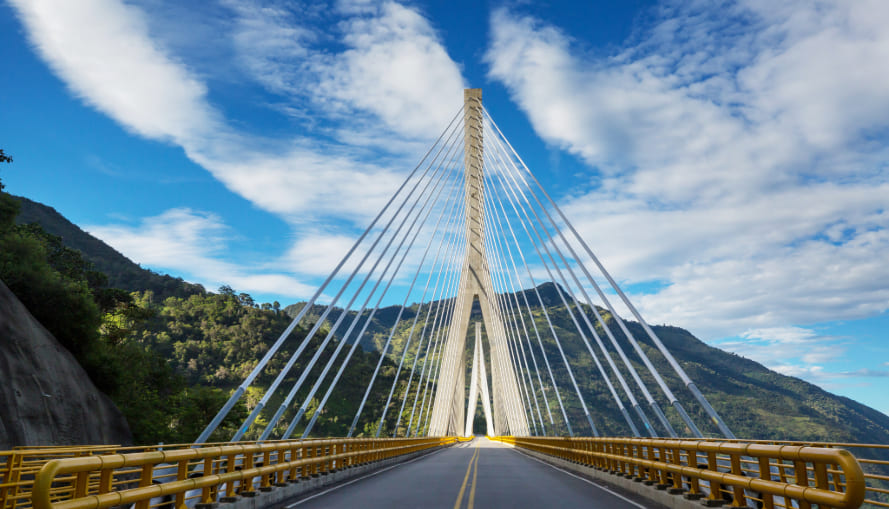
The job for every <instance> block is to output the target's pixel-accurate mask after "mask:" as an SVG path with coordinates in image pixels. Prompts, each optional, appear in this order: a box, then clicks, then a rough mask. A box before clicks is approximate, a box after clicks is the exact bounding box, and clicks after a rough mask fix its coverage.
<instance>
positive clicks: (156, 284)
mask: <svg viewBox="0 0 889 509" xmlns="http://www.w3.org/2000/svg"><path fill="white" fill-rule="evenodd" d="M14 198H15V199H16V200H18V201H19V203H20V204H21V210H20V211H19V215H18V216H17V217H16V223H18V224H28V223H37V224H39V225H40V226H41V227H43V229H44V230H46V231H47V232H48V233H51V234H53V235H56V236H58V237H61V238H62V241H63V243H64V244H65V245H66V246H67V247H70V248H72V249H76V250H78V251H80V252H81V253H83V256H84V258H86V259H87V260H88V261H90V262H91V263H92V264H93V266H95V269H96V270H98V271H99V272H102V273H104V274H105V275H106V276H108V286H110V287H112V288H120V289H122V290H127V291H131V292H132V291H143V290H151V291H153V292H154V293H155V295H157V296H159V297H161V298H165V297H187V296H188V295H192V294H195V293H201V292H203V291H204V288H203V287H202V286H201V285H196V284H193V283H188V282H186V281H183V280H182V278H174V277H172V276H169V275H166V274H158V273H156V272H153V271H151V270H148V269H144V268H142V267H140V266H139V265H138V264H137V263H135V262H133V261H132V260H130V259H129V258H127V257H126V256H124V255H122V254H120V253H119V252H118V251H117V250H115V249H114V248H113V247H111V246H109V245H108V244H106V243H105V242H102V241H101V240H99V239H97V238H96V237H93V236H92V235H90V234H89V233H87V232H85V231H83V230H81V229H80V227H78V226H77V225H75V224H74V223H72V222H71V221H68V219H66V218H65V217H64V216H63V215H61V214H60V213H59V212H57V211H56V209H54V208H52V207H49V206H47V205H44V204H42V203H39V202H35V201H33V200H29V199H28V198H24V197H22V196H14Z"/></svg>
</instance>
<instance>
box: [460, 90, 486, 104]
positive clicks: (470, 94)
mask: <svg viewBox="0 0 889 509" xmlns="http://www.w3.org/2000/svg"><path fill="white" fill-rule="evenodd" d="M472 99H478V101H479V102H481V100H482V89H480V88H464V89H463V101H464V102H468V101H470V100H472Z"/></svg>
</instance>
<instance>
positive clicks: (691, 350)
mask: <svg viewBox="0 0 889 509" xmlns="http://www.w3.org/2000/svg"><path fill="white" fill-rule="evenodd" d="M20 201H21V203H22V213H21V215H20V217H19V219H18V221H19V222H21V223H27V222H32V221H36V222H38V223H40V224H41V225H42V226H43V227H44V228H45V229H46V230H47V231H49V232H50V233H53V234H55V235H59V236H61V237H62V238H63V240H64V242H65V243H66V245H68V246H69V247H73V248H76V249H79V250H81V251H82V252H83V253H84V255H85V256H86V257H87V258H88V259H89V260H90V261H92V262H93V263H94V264H95V265H96V267H97V268H98V269H99V270H101V271H102V272H105V273H106V274H107V275H108V276H109V280H110V281H111V285H112V286H115V285H117V286H119V287H122V288H124V289H127V290H146V289H151V290H153V291H154V292H155V299H154V301H155V302H156V303H160V302H163V298H164V297H166V296H177V297H179V298H180V299H188V297H189V296H190V295H196V294H200V293H201V290H202V289H201V288H200V287H199V286H197V285H190V284H188V283H185V282H182V280H181V279H176V278H172V277H170V276H162V275H158V274H155V273H152V272H150V271H146V270H144V269H142V268H140V267H139V266H138V265H136V264H135V263H133V262H132V261H130V260H128V259H127V258H126V257H124V256H123V255H121V254H120V253H118V252H116V251H114V249H112V248H111V247H110V246H108V245H107V244H105V243H103V242H102V241H100V240H98V239H96V238H95V237H92V236H91V235H89V234H88V233H86V232H83V231H82V230H80V229H79V228H78V227H76V226H75V225H73V224H71V223H70V222H68V221H67V220H66V219H65V218H64V217H62V216H61V215H60V214H58V213H57V212H56V211H55V210H53V209H51V208H50V207H47V206H45V205H42V204H39V203H36V202H32V201H30V200H27V199H24V198H21V199H20ZM538 291H539V292H540V294H541V298H542V299H543V302H544V304H545V305H546V310H547V313H548V314H549V317H550V319H551V321H552V323H553V327H554V329H555V330H556V332H557V334H558V336H559V338H560V340H561V342H562V347H563V348H564V350H565V353H566V355H567V357H568V358H569V359H571V367H572V370H573V372H574V375H575V377H576V378H577V380H578V384H579V386H580V388H581V392H582V394H583V397H584V400H585V402H586V403H587V405H588V406H589V408H590V411H591V414H592V416H593V419H594V422H595V423H596V426H597V427H598V428H599V431H600V432H601V433H602V434H603V435H626V434H628V433H629V427H628V426H627V424H626V423H625V421H624V420H623V417H622V415H621V413H620V412H619V410H618V409H617V407H616V405H615V404H614V402H613V400H612V398H611V395H610V393H609V391H608V389H607V387H606V384H605V382H604V381H603V379H602V376H601V375H600V374H599V372H598V370H597V369H596V367H595V365H594V363H593V361H592V358H591V357H590V355H589V353H588V351H587V349H586V347H585V346H584V344H583V342H582V340H581V338H580V337H579V336H578V334H577V332H576V331H575V330H574V326H573V322H572V321H571V318H570V316H569V315H568V312H567V310H566V309H565V306H564V305H563V304H562V302H561V300H560V299H559V298H558V295H557V293H556V287H555V285H553V284H552V283H546V284H543V285H541V286H540V287H539V288H538ZM525 296H526V297H528V300H529V301H530V302H531V304H532V307H531V312H532V314H533V316H534V321H535V324H536V326H537V329H538V330H540V331H541V339H542V341H543V343H544V348H545V350H546V353H547V357H548V358H549V360H550V362H551V363H552V365H553V372H554V376H555V379H556V383H557V385H558V387H559V390H560V392H561V394H562V396H563V398H564V399H565V405H566V413H567V414H568V416H569V421H570V423H571V424H572V426H573V427H574V428H575V429H576V431H577V432H579V433H582V434H587V433H589V432H590V429H589V427H588V425H586V419H585V417H584V415H583V411H582V408H581V405H580V401H579V400H578V398H577V396H576V394H575V393H574V391H573V389H572V387H571V384H570V380H569V377H568V373H567V371H566V369H565V368H564V365H563V364H562V362H561V360H560V356H559V353H558V348H557V346H556V344H555V341H554V339H553V338H552V335H551V334H550V333H549V328H548V324H547V322H546V320H545V317H544V314H543V310H542V309H541V307H540V305H539V301H538V300H537V297H536V293H535V292H534V291H533V290H526V291H525ZM519 300H520V301H523V299H522V298H521V296H520V298H519ZM181 302H182V303H183V304H184V301H181ZM443 303H445V304H446V303H447V301H444V302H443ZM302 305H303V304H294V305H291V306H288V307H287V308H285V311H286V313H287V314H288V315H290V316H294V315H295V314H296V312H298V311H299V309H300V308H301V307H302ZM437 306H438V303H432V304H431V305H430V304H427V305H424V306H423V309H422V311H420V313H421V322H420V323H422V319H423V318H424V316H425V315H427V314H428V313H429V310H430V309H433V310H434V309H435V308H436V307H437ZM323 310H324V307H322V306H314V307H313V309H312V310H311V312H310V313H309V316H308V318H307V320H306V321H305V322H304V325H305V324H306V323H312V322H314V321H315V320H316V319H317V317H318V316H319V315H320V314H321V312H323ZM417 312H418V306H417V305H416V304H414V305H412V306H411V307H410V308H408V309H406V310H405V312H404V314H403V315H402V318H401V321H400V322H399V323H398V324H397V327H396V332H395V334H394V336H393V340H392V347H391V348H390V351H389V354H388V355H389V357H390V360H392V361H394V362H395V363H397V362H398V357H399V356H400V354H401V351H402V349H403V348H404V344H405V342H406V340H407V337H408V335H409V330H410V325H411V322H412V321H413V318H414V316H415V315H416V313H417ZM340 313H342V310H341V309H335V310H334V311H333V312H332V313H331V315H330V316H328V317H327V319H326V322H327V323H328V324H331V323H333V322H334V321H335V320H336V318H337V317H338V316H339V314H340ZM523 313H524V310H523ZM587 313H588V315H589V316H590V318H591V320H592V318H593V317H592V314H591V313H589V309H588V308H587ZM600 313H601V314H602V315H603V317H605V319H606V322H607V323H608V324H609V328H610V329H611V330H612V333H613V334H614V336H615V337H616V339H617V340H618V342H619V343H621V344H622V347H623V349H624V351H625V352H627V355H628V357H629V358H630V360H631V363H632V364H633V366H634V367H635V368H636V370H637V371H638V372H639V375H640V377H641V379H642V380H643V381H644V382H645V384H646V385H647V387H648V388H649V389H650V391H651V393H652V395H653V397H654V398H655V400H656V401H658V403H659V405H660V406H661V408H663V410H664V412H665V413H666V415H667V417H668V419H669V420H670V422H671V423H672V425H673V426H674V427H675V428H676V429H677V431H679V433H680V434H687V433H688V431H687V430H685V429H684V427H683V424H682V422H681V420H680V419H679V415H678V413H677V412H676V410H675V409H673V408H672V407H671V406H670V405H669V403H668V402H667V401H666V399H665V398H664V396H663V393H662V392H661V391H660V390H659V389H658V387H657V384H656V383H655V381H654V379H653V377H652V376H651V374H650V373H648V371H647V370H646V369H645V367H644V365H643V364H642V362H641V361H640V359H639V358H638V356H637V355H636V353H635V352H634V351H633V348H632V347H631V346H630V345H629V344H628V342H627V340H626V338H625V337H624V335H623V333H622V332H621V331H620V329H619V328H618V327H616V326H614V323H613V320H612V317H611V316H610V314H609V313H608V312H607V311H605V310H601V309H600ZM397 314H398V308H397V307H388V308H383V309H380V310H379V311H378V312H377V313H376V315H375V317H374V321H373V323H372V324H371V325H370V326H369V327H368V332H367V334H366V335H365V337H363V338H361V346H362V348H363V350H365V351H367V352H374V351H376V352H379V351H380V350H381V349H382V346H383V344H384V343H385V341H386V339H387V338H388V336H389V333H390V330H391V328H392V326H393V325H394V320H395V318H396V316H397ZM352 317H354V312H350V313H349V317H348V319H347V320H346V321H345V324H346V325H345V326H344V327H343V329H341V330H344V329H345V328H346V327H347V326H348V323H349V321H350V320H351V318H352ZM189 319H191V318H189V317H188V316H186V315H183V318H182V320H178V319H177V320H176V321H175V323H176V327H177V329H176V331H175V334H168V335H167V336H169V337H178V338H179V340H178V342H175V341H174V342H173V343H170V344H167V345H166V346H164V347H163V350H164V351H165V352H166V354H167V355H170V352H171V350H168V349H177V348H178V349H179V350H183V349H186V350H187V348H189V347H188V342H189V341H197V340H198V337H199V336H197V332H195V333H194V337H191V336H189V334H188V333H182V331H181V330H179V329H178V328H181V327H182V326H184V325H187V321H188V320H189ZM195 319H197V318H195ZM480 319H481V316H480V312H479V309H478V306H477V305H476V306H475V308H474V311H473V316H472V320H473V321H476V320H480ZM276 320H277V318H276ZM171 323H173V322H171ZM202 325H207V324H199V323H195V324H193V326H194V328H195V330H196V329H198V328H199V327H201V326H202ZM210 325H212V323H210ZM526 325H527V326H528V330H529V331H531V330H533V329H532V328H531V327H530V322H527V323H526ZM627 326H628V328H629V329H630V331H631V332H632V334H633V335H634V337H636V338H637V339H638V340H639V341H640V343H641V347H642V349H643V350H644V351H645V352H646V354H647V355H649V357H650V358H651V360H652V362H653V364H654V365H655V366H656V367H657V369H658V370H659V371H660V373H661V374H662V375H663V377H664V379H665V380H666V383H667V385H668V386H669V388H670V389H671V390H672V391H673V392H674V393H675V395H676V396H677V398H678V399H679V401H681V402H682V405H683V406H684V408H685V409H686V411H687V412H688V413H689V414H690V415H691V416H692V417H693V419H694V420H695V422H696V423H697V424H698V426H700V427H701V428H702V431H703V432H704V433H705V434H707V435H712V436H716V435H718V432H717V430H716V428H715V426H713V425H712V424H710V423H709V420H708V418H707V416H706V414H705V413H704V412H703V410H702V409H701V408H700V406H699V405H698V404H697V403H696V402H695V401H694V398H693V396H692V394H691V392H690V391H689V390H688V389H687V388H685V387H684V386H683V384H682V383H681V381H680V380H679V378H678V377H677V376H676V375H675V374H674V373H673V372H672V370H671V369H670V367H669V365H668V363H667V361H666V359H665V358H664V357H663V356H662V355H661V354H660V353H659V352H658V351H657V350H656V349H655V347H654V346H653V344H652V343H651V341H650V340H649V339H648V337H647V336H646V335H645V333H644V331H643V330H642V328H641V327H640V326H639V325H638V324H637V323H635V322H630V321H628V322H627ZM153 327H154V329H153V330H152V331H151V334H161V337H167V336H163V335H162V333H163V330H162V329H163V328H164V327H167V325H163V324H158V323H154V325H153ZM470 329H471V328H470ZM596 329H597V332H598V333H599V334H600V336H601V337H602V339H603V341H604V342H605V343H606V344H607V349H608V351H609V352H611V353H612V355H614V359H615V362H616V363H618V364H619V365H620V364H621V363H620V360H619V358H618V357H617V356H616V354H615V353H614V348H613V347H612V346H611V345H610V343H609V341H608V339H607V338H606V336H605V334H604V330H603V329H602V328H601V326H600V325H598V324H597V325H596ZM653 329H654V330H655V331H656V332H657V334H658V336H659V337H660V338H661V340H662V341H663V342H664V343H665V344H666V345H667V347H668V348H669V350H670V351H671V352H672V353H673V355H674V356H675V357H676V358H677V360H678V361H679V362H680V364H681V365H682V366H683V368H684V369H685V370H686V371H687V372H688V374H689V376H690V377H691V379H692V380H693V381H694V382H695V383H696V385H697V386H698V387H699V388H700V390H701V391H702V392H703V393H704V394H705V395H706V396H707V398H708V399H709V401H710V403H711V404H712V405H713V406H714V407H715V408H716V409H717V411H718V412H719V413H720V415H722V417H723V418H724V419H725V420H726V422H727V423H728V424H729V427H731V428H732V430H733V431H734V432H735V434H736V435H738V437H740V438H749V439H782V440H829V441H840V442H846V441H848V442H861V443H889V417H887V416H886V415H884V414H882V413H880V412H877V411H876V410H874V409H872V408H869V407H867V406H865V405H862V404H860V403H857V402H855V401H852V400H850V399H848V398H844V397H841V396H837V395H834V394H831V393H829V392H827V391H824V390H822V389H820V388H819V387H817V386H815V385H813V384H810V383H807V382H805V381H803V380H800V379H797V378H793V377H788V376H784V375H781V374H779V373H776V372H774V371H771V370H769V369H767V368H765V367H764V366H762V365H761V364H758V363H756V362H754V361H751V360H749V359H745V358H743V357H740V356H738V355H735V354H732V353H728V352H724V351H721V350H719V349H717V348H713V347H710V346H708V345H706V344H705V343H703V342H702V341H700V340H698V339H697V338H695V337H694V336H693V335H692V334H690V333H689V332H688V331H685V330H683V329H680V328H677V327H669V326H662V327H658V326H655V327H653ZM322 330H323V329H322ZM136 333H139V331H136ZM270 334H271V336H274V334H273V333H270ZM419 335H420V334H419V332H418V333H417V334H416V335H415V336H414V338H413V343H412V345H413V346H412V347H411V350H410V351H409V352H408V355H407V357H406V365H407V366H409V365H410V363H411V362H412V360H413V357H414V355H415V351H414V350H415V348H416V342H417V336H419ZM263 336H269V334H265V333H264V334H263ZM531 339H532V341H533V342H534V343H535V346H534V351H535V352H536V355H537V362H538V363H539V364H540V369H541V378H543V379H544V380H545V381H546V385H547V390H546V395H547V398H548V402H549V407H550V411H551V412H552V414H553V417H554V421H555V424H556V425H555V427H554V428H553V427H551V426H550V425H549V423H548V422H547V423H546V428H547V432H550V433H564V432H565V431H566V429H565V426H564V423H563V422H562V419H561V417H560V411H559V407H558V405H557V404H556V402H555V398H554V392H553V390H552V388H551V384H550V382H549V380H548V375H547V373H546V371H545V370H544V369H543V360H542V359H541V358H540V357H539V348H538V347H537V346H536V338H534V337H533V334H532V337H531ZM217 340H220V341H225V340H226V339H225V338H217ZM269 341H270V339H269V338H268V337H264V339H262V340H261V341H259V340H250V342H248V343H242V344H240V345H238V348H249V349H252V350H253V353H252V356H255V357H256V358H257V359H258V357H259V356H261V354H262V351H261V349H262V345H260V344H259V343H262V344H266V343H268V342H269ZM350 341H351V340H350ZM467 343H468V344H470V345H471V344H472V342H471V341H469V342H467ZM177 344H178V346H177ZM224 348H227V347H224ZM594 348H596V347H595V346H594ZM596 349H597V348H596ZM393 352H394V353H393ZM597 352H598V349H597ZM526 355H530V352H528V351H526ZM199 357H200V356H197V357H195V358H199ZM168 358H169V357H168ZM183 359H184V362H186V363H187V361H188V359H187V358H184V357H183ZM368 361H369V359H368ZM222 362H224V359H220V360H219V361H217V362H213V363H210V364H208V365H207V366H206V367H205V368H199V369H198V372H193V370H192V372H184V371H185V368H183V367H182V366H181V365H179V366H178V368H177V369H179V370H180V371H181V372H183V374H184V375H187V376H188V377H191V379H192V380H199V379H204V380H208V379H214V378H218V375H217V374H216V371H217V370H219V369H220V367H224V366H222V364H221V363H222ZM244 362H246V360H245V361H244ZM365 362H367V361H365ZM371 362H372V361H371ZM528 363H529V364H532V360H531V359H530V358H528ZM602 364H603V365H605V364H606V363H605V362H604V360H603V361H602ZM198 365H200V364H198ZM607 369H608V368H607V365H606V370H607ZM620 369H621V370H622V372H623V373H624V376H625V378H626V380H627V383H628V384H629V385H630V386H631V390H632V392H633V394H634V396H635V398H636V399H637V400H638V401H639V402H640V403H641V405H642V408H643V410H644V411H645V413H646V414H647V415H648V418H649V419H650V420H651V421H652V422H653V423H655V424H654V425H655V427H656V428H657V429H659V433H661V434H662V433H663V430H661V429H660V425H659V424H658V423H657V422H656V419H655V417H654V415H653V413H652V412H651V410H650V408H649V407H648V406H647V404H646V403H645V402H646V397H645V395H644V394H643V393H642V392H641V391H640V390H639V389H638V388H637V387H636V386H635V384H634V383H633V381H632V378H631V377H630V375H629V373H628V372H627V371H626V369H625V368H624V367H623V366H622V365H621V367H620ZM205 370H209V371H207V372H204V371H205ZM608 376H609V377H612V378H613V375H612V374H609V375H608ZM532 377H533V378H534V380H535V381H536V378H537V377H536V374H532ZM612 381H613V384H614V386H615V388H616V390H617V391H618V392H621V389H620V386H619V384H618V382H617V380H616V379H613V380H612ZM231 382H234V379H232V380H229V381H228V383H231ZM344 383H354V384H358V385H359V386H363V384H366V380H362V379H361V377H360V376H353V377H348V380H344ZM222 385H225V384H222ZM400 390H401V389H399V391H400ZM346 392H348V393H350V394H352V393H354V392H355V391H353V390H351V389H350V390H347V391H346ZM621 398H622V399H623V401H624V404H625V405H627V406H628V407H629V401H628V400H627V398H626V397H625V396H624V395H623V394H622V393H621ZM538 401H539V402H541V403H542V401H543V398H542V397H539V398H538ZM535 410H536V409H535ZM394 413H395V411H392V413H391V414H390V415H392V416H393V422H392V424H394V418H395V417H394ZM630 413H631V414H633V417H634V419H635V418H636V416H635V414H634V412H633V411H632V410H630ZM541 415H542V416H543V417H544V420H546V421H548V417H547V410H546V408H545V407H542V408H541ZM637 425H639V423H638V420H637Z"/></svg>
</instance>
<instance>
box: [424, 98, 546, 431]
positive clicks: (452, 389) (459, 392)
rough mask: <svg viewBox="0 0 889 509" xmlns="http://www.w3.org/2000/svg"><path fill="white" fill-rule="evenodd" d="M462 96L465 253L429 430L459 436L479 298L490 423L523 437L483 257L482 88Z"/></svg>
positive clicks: (524, 424) (523, 422)
mask: <svg viewBox="0 0 889 509" xmlns="http://www.w3.org/2000/svg"><path fill="white" fill-rule="evenodd" d="M463 99H464V113H463V115H464V132H463V139H464V147H465V148H464V151H465V152H464V156H463V165H464V171H465V172H466V183H465V190H464V192H465V207H466V239H467V243H466V254H465V258H464V261H463V269H462V271H461V273H460V284H459V287H458V291H457V296H456V301H455V306H456V307H457V309H455V310H454V314H453V316H452V318H451V323H450V325H449V327H448V336H447V342H446V343H445V348H444V354H443V356H442V360H441V363H442V364H441V369H440V371H439V376H438V383H437V385H436V391H435V403H434V405H433V407H432V418H431V421H430V424H429V430H428V434H429V435H430V436H443V435H459V434H461V433H462V432H463V431H464V429H461V428H462V427H463V422H464V409H465V408H466V385H465V378H466V362H465V361H466V358H465V351H466V332H467V328H468V326H469V314H470V311H471V310H472V304H473V301H474V300H475V299H476V298H478V300H479V304H480V306H481V310H482V319H483V321H484V324H485V332H486V333H487V337H488V344H489V346H490V351H491V376H492V385H493V387H492V388H493V391H492V392H493V399H494V409H493V410H494V412H493V413H494V416H493V419H494V427H495V429H496V430H497V432H498V433H500V434H512V435H516V436H526V435H528V434H529V429H528V418H527V413H526V412H525V409H524V405H523V404H522V400H521V397H520V395H519V387H518V382H517V379H516V374H515V371H514V370H513V369H512V363H511V360H510V357H509V348H508V345H507V337H506V329H505V327H504V326H503V318H502V316H501V315H500V308H499V307H498V306H497V296H496V294H495V293H494V285H493V283H492V281H491V274H490V271H489V267H488V261H487V257H486V255H485V253H486V251H485V223H484V210H485V209H484V206H485V204H484V158H483V154H484V152H483V143H482V140H483V130H482V108H481V105H482V91H481V89H478V88H475V89H466V90H464V93H463Z"/></svg>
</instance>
